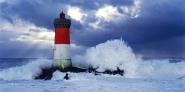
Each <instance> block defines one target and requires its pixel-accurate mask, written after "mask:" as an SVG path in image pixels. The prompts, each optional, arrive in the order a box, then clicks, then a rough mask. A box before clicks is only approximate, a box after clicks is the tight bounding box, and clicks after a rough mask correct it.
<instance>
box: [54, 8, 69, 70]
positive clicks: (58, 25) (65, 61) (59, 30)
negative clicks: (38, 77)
mask: <svg viewBox="0 0 185 92" xmlns="http://www.w3.org/2000/svg"><path fill="white" fill-rule="evenodd" d="M70 26H71V20H70V19H67V18H66V17H65V14H64V12H63V11H62V12H61V13H60V16H59V18H56V19H55V20H54V27H55V46H54V60H53V67H54V68H58V69H68V68H71V66H72V63H71V57H70Z"/></svg>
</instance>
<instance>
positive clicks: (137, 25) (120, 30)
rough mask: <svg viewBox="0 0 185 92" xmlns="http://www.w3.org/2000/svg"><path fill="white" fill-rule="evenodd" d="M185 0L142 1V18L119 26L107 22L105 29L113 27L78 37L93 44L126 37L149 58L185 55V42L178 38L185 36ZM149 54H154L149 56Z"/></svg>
mask: <svg viewBox="0 0 185 92" xmlns="http://www.w3.org/2000/svg"><path fill="white" fill-rule="evenodd" d="M183 3H184V1H171V2H166V1H165V0H164V2H162V1H161V2H160V1H158V2H150V1H146V2H143V3H142V5H143V6H142V10H141V14H140V17H138V18H136V19H131V20H129V21H126V23H125V22H122V23H121V24H120V25H115V24H112V23H109V24H106V28H107V29H110V30H107V29H106V32H104V31H102V32H95V33H86V34H84V35H85V36H81V35H80V37H78V38H79V39H78V40H79V42H81V44H84V45H88V46H93V45H95V44H98V43H102V42H104V41H106V40H107V39H117V38H123V39H124V40H126V41H127V42H128V44H129V45H131V46H132V48H133V49H134V51H135V52H136V53H142V54H144V55H145V56H148V57H152V55H153V56H154V57H155V56H156V57H159V55H161V56H160V57H173V56H174V57H175V56H177V57H178V56H179V57H184V55H185V52H184V50H185V42H184V39H179V37H181V38H184V36H185V17H184V16H185V10H184V8H185V5H184V4H183ZM99 31H101V30H99ZM83 38H87V39H83ZM94 39H96V40H94ZM172 39H173V40H172ZM161 41H162V42H161ZM164 43H165V44H164ZM167 48H168V49H167ZM143 52H144V53H143ZM161 52H163V54H161ZM152 53H153V54H152ZM149 54H152V55H151V56H149Z"/></svg>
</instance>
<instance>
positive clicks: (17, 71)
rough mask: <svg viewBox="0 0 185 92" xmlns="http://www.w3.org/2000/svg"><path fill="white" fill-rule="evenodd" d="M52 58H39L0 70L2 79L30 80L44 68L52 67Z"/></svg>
mask: <svg viewBox="0 0 185 92" xmlns="http://www.w3.org/2000/svg"><path fill="white" fill-rule="evenodd" d="M51 65H52V62H51V60H46V59H38V60H34V61H31V62H29V63H28V64H26V65H22V66H17V67H12V68H8V69H4V70H2V71H0V79H2V80H30V79H33V78H34V77H35V76H37V75H38V74H39V73H40V72H41V69H42V68H45V67H51Z"/></svg>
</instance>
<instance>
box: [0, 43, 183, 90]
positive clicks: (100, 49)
mask: <svg viewBox="0 0 185 92" xmlns="http://www.w3.org/2000/svg"><path fill="white" fill-rule="evenodd" d="M72 64H73V66H78V67H83V68H84V67H86V68H88V67H94V68H97V71H105V70H106V69H109V70H115V69H116V68H117V67H119V68H120V69H123V70H124V71H125V75H124V76H119V75H106V74H101V75H99V76H95V75H94V74H92V73H71V72H68V73H69V77H70V80H64V79H63V77H64V76H65V73H62V72H59V71H56V72H54V74H53V77H52V80H47V81H46V80H34V77H35V76H37V75H38V74H40V73H41V69H42V68H47V67H51V66H52V59H46V58H45V59H43V58H42V59H33V58H32V59H31V58H30V59H29V58H19V59H13V58H1V59H0V92H15V91H18V92H84V91H85V92H94V91H95V92H185V60H184V59H177V58H173V59H143V58H142V57H141V56H137V55H135V54H134V52H133V51H132V48H131V47H130V46H128V45H127V44H125V42H124V41H122V40H110V41H107V42H105V43H101V44H98V45H96V46H94V47H90V48H88V49H87V50H86V52H85V53H83V54H78V55H74V56H72Z"/></svg>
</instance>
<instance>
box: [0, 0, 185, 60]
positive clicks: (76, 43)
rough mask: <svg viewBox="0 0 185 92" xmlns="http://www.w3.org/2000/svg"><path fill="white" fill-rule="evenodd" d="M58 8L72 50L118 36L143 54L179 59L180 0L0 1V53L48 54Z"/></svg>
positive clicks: (183, 29)
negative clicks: (65, 19)
mask: <svg viewBox="0 0 185 92" xmlns="http://www.w3.org/2000/svg"><path fill="white" fill-rule="evenodd" d="M62 10H63V11H64V12H65V13H66V14H68V15H69V16H70V18H71V19H72V26H71V42H72V44H71V47H72V51H73V53H72V54H79V53H82V52H83V51H84V50H85V49H86V48H88V47H92V46H95V45H97V44H99V43H103V42H105V41H107V40H111V39H123V40H125V41H126V43H127V44H128V45H129V46H131V48H132V49H133V51H134V52H135V53H136V54H137V55H141V56H143V57H147V58H185V1H184V0H0V58H23V57H24V58H51V57H52V48H53V37H54V31H53V30H54V27H53V19H54V18H56V17H58V14H59V13H60V12H61V11H62Z"/></svg>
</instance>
